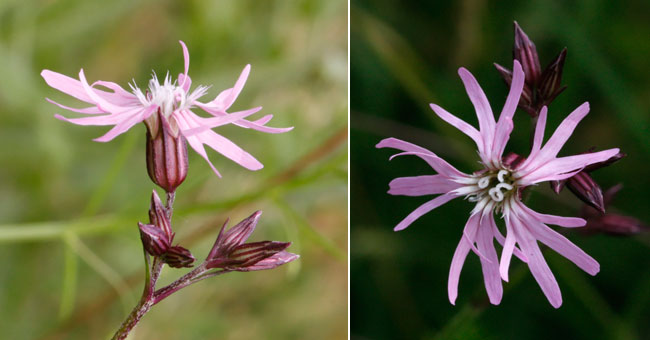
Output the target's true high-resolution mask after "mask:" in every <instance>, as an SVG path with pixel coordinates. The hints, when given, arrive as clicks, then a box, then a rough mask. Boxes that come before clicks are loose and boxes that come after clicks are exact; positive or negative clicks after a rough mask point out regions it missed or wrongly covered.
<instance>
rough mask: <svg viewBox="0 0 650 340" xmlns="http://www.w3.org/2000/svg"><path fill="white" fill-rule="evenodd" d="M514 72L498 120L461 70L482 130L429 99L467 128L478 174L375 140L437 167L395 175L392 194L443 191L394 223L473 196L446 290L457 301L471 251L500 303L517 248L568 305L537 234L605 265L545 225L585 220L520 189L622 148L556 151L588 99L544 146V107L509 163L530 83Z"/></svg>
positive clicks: (578, 258) (567, 252) (580, 261)
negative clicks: (519, 155)
mask: <svg viewBox="0 0 650 340" xmlns="http://www.w3.org/2000/svg"><path fill="white" fill-rule="evenodd" d="M513 71H514V72H513V79H512V85H511V87H510V93H509V94H508V97H507V99H506V103H505V105H504V107H503V110H502V112H501V115H500V116H499V120H498V121H495V119H494V115H493V113H492V109H491V107H490V104H489V103H488V101H487V98H486V96H485V94H484V92H483V90H482V89H481V88H480V86H479V84H478V82H477V81H476V79H475V78H474V76H472V74H471V73H469V72H468V71H467V70H466V69H464V68H460V69H459V71H458V73H459V75H460V78H461V79H462V81H463V84H464V85H465V89H466V90H467V94H468V96H469V98H470V100H471V102H472V104H473V105H474V108H475V110H476V115H477V117H478V122H479V129H478V130H477V129H476V128H474V127H473V126H471V125H469V124H467V123H466V122H464V121H463V120H461V119H459V118H458V117H456V116H454V115H452V114H451V113H449V112H447V111H445V110H444V109H443V108H441V107H440V106H438V105H435V104H431V108H432V109H433V111H434V112H435V113H436V114H437V115H438V116H439V117H440V118H442V119H443V120H444V121H446V122H447V123H449V124H451V125H453V126H454V127H456V128H458V129H459V130H461V131H462V132H463V133H465V134H466V135H468V136H469V137H470V138H472V140H474V142H475V143H476V145H477V147H478V153H479V156H480V158H481V163H482V165H483V167H482V168H481V169H479V170H478V171H476V172H474V173H473V174H465V173H463V172H460V171H459V170H457V169H456V168H454V167H453V166H451V165H450V164H449V163H447V162H446V161H444V160H443V159H441V158H440V157H438V156H436V155H435V154H434V153H433V152H431V151H429V150H426V149H424V148H422V147H419V146H417V145H414V144H411V143H408V142H405V141H402V140H399V139H395V138H387V139H384V140H382V141H381V142H380V143H379V144H377V147H378V148H385V147H388V148H394V149H398V150H401V151H403V152H401V153H398V154H396V155H394V156H393V157H395V156H401V155H416V156H418V157H420V158H421V159H423V160H424V161H425V162H427V163H428V164H429V165H430V166H431V167H432V168H433V169H434V170H435V171H436V172H437V173H438V174H436V175H425V176H415V177H400V178H396V179H394V180H393V181H391V183H390V190H389V191H388V193H390V194H392V195H405V196H423V195H435V194H441V195H440V196H437V197H436V198H434V199H432V200H430V201H428V202H426V203H424V204H423V205H421V206H420V207H418V208H417V209H415V210H414V211H413V212H412V213H411V214H409V215H408V216H407V217H406V218H405V219H404V220H402V221H401V222H400V223H399V224H398V225H397V226H396V227H395V230H396V231H398V230H402V229H404V228H406V227H408V226H409V225H410V224H411V223H413V221H415V220H416V219H418V218H419V217H420V216H422V215H424V214H426V213H427V212H429V211H431V210H433V209H435V208H437V207H439V206H441V205H443V204H445V203H447V202H448V201H450V200H452V199H454V198H457V197H465V198H466V199H467V200H468V201H470V202H475V203H476V206H475V207H474V209H473V210H472V211H471V213H470V217H469V219H468V221H467V224H466V225H465V229H464V230H463V235H462V237H461V240H460V242H459V244H458V247H457V248H456V251H455V253H454V256H453V259H452V261H451V268H450V271H449V282H448V294H449V300H450V301H451V303H452V304H454V303H455V301H456V297H457V290H458V280H459V277H460V272H461V269H462V267H463V263H464V262H465V258H466V257H467V254H468V253H469V251H470V250H472V251H473V252H474V253H476V254H477V255H478V256H479V258H480V261H481V266H482V269H483V276H484V281H485V288H486V290H487V294H488V297H489V299H490V302H491V303H492V304H499V303H500V302H501V298H502V294H503V287H502V283H501V280H502V279H503V280H505V281H508V268H509V265H510V259H511V257H512V255H513V254H514V255H515V256H517V257H519V258H520V259H521V260H522V261H523V262H526V263H527V264H528V267H529V268H530V271H531V273H532V274H533V276H534V278H535V280H537V282H538V284H539V285H540V287H541V289H542V291H543V292H544V294H545V295H546V297H547V299H548V300H549V302H550V303H551V305H553V307H556V308H557V307H559V306H560V305H561V304H562V295H561V293H560V289H559V287H558V284H557V282H556V280H555V277H554V276H553V273H552V272H551V270H550V269H549V267H548V265H547V264H546V261H545V260H544V257H543V256H542V252H541V251H540V248H539V245H538V241H540V242H542V243H544V244H546V245H547V246H549V247H550V248H551V249H553V250H555V251H556V252H558V253H559V254H561V255H562V256H564V257H566V258H568V259H569V260H571V261H572V262H574V263H575V264H576V265H577V266H578V267H580V268H581V269H583V270H584V271H586V272H587V273H589V274H591V275H595V274H596V273H598V271H599V265H598V262H596V261H595V260H594V259H593V258H592V257H591V256H589V255H587V254H586V253H585V252H584V251H582V250H581V249H580V248H578V247H577V246H575V245H574V244H573V243H571V242H570V241H569V240H568V239H566V238H565V237H564V236H562V235H560V234H559V233H557V232H555V231H554V230H553V229H551V228H549V227H548V226H547V224H553V225H559V226H562V227H580V226H584V225H585V220H583V219H581V218H573V217H560V216H552V215H546V214H541V213H538V212H535V211H533V210H532V209H530V208H528V207H527V206H526V205H524V203H523V202H522V201H521V199H520V193H521V190H522V189H523V188H525V187H527V186H531V185H535V184H537V183H540V182H546V181H552V180H561V179H564V178H568V177H571V176H572V175H574V174H576V173H577V172H579V171H580V170H582V169H583V168H585V167H586V166H588V165H589V164H593V163H596V162H601V161H604V160H606V159H608V158H610V157H612V156H613V155H615V154H617V153H618V149H609V150H605V151H601V152H595V153H589V154H582V155H575V156H566V157H558V153H559V151H560V149H561V148H562V146H563V145H564V143H565V142H566V141H567V139H568V138H569V137H570V136H571V134H572V133H573V130H574V129H575V127H576V125H577V124H578V122H580V120H582V118H584V117H585V116H586V115H587V113H588V112H589V105H588V103H584V104H582V105H580V106H579V107H578V108H577V109H576V110H574V111H573V112H572V113H571V114H570V115H569V116H568V117H567V118H566V119H565V120H564V121H563V122H562V123H561V124H560V126H559V127H558V128H557V129H556V130H555V133H553V135H552V136H551V138H550V139H549V140H548V141H547V142H546V144H545V145H543V146H542V140H543V138H544V128H545V126H546V113H547V112H546V111H547V110H546V107H544V108H542V110H541V112H540V115H539V119H538V121H537V126H536V129H535V135H534V139H533V147H532V150H531V153H530V154H529V156H528V157H527V159H525V160H520V161H518V162H504V160H503V152H504V149H505V146H506V143H507V142H508V139H509V138H510V132H511V131H512V129H513V121H512V117H513V115H514V113H515V110H516V108H517V103H518V102H519V98H520V96H521V92H522V88H523V85H524V72H523V70H522V67H521V65H520V64H519V62H518V61H516V60H515V61H514V67H513ZM393 157H391V159H392V158H393ZM494 213H501V214H502V217H503V220H504V221H505V230H506V236H505V237H504V236H503V235H502V233H501V231H500V230H499V228H498V227H497V224H496V221H495V219H494ZM495 238H496V239H497V241H498V242H499V243H500V244H501V245H502V246H503V250H502V252H501V259H500V260H499V258H498V257H497V252H496V249H495V247H494V239H495Z"/></svg>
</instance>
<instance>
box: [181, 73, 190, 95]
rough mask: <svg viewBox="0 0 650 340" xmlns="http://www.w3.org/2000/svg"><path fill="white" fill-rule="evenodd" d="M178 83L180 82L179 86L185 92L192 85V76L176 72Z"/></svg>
mask: <svg viewBox="0 0 650 340" xmlns="http://www.w3.org/2000/svg"><path fill="white" fill-rule="evenodd" d="M178 83H179V84H182V85H181V86H180V87H181V88H182V89H183V91H185V92H189V91H190V87H191V86H192V78H190V76H186V75H184V74H182V73H179V74H178Z"/></svg>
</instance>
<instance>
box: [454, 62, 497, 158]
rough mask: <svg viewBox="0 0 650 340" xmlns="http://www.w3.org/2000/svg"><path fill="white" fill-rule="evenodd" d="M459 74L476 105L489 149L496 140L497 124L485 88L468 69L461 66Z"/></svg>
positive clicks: (479, 121) (482, 133)
mask: <svg viewBox="0 0 650 340" xmlns="http://www.w3.org/2000/svg"><path fill="white" fill-rule="evenodd" d="M458 75H459V76H460V79H461V80H462V81H463V85H465V91H467V95H468V96H469V99H470V100H471V101H472V104H473V105H474V110H475V111H476V116H477V117H478V124H479V128H480V131H481V135H482V136H483V144H484V145H485V149H486V150H489V149H490V148H491V147H492V142H493V141H494V129H495V125H496V122H495V121H494V114H493V113H492V108H491V107H490V103H489V102H488V99H487V97H486V96H485V93H484V92H483V89H481V86H480V85H479V84H478V82H477V81H476V78H474V76H473V75H472V74H471V73H470V72H469V71H468V70H467V69H465V68H464V67H461V68H459V69H458Z"/></svg>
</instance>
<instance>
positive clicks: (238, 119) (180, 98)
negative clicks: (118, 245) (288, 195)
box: [41, 41, 292, 176]
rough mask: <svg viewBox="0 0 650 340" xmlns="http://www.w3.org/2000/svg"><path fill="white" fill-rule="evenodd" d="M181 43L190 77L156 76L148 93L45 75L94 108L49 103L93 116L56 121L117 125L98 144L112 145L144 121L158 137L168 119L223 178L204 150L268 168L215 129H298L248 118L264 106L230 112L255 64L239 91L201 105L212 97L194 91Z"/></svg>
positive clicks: (81, 77)
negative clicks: (204, 114)
mask: <svg viewBox="0 0 650 340" xmlns="http://www.w3.org/2000/svg"><path fill="white" fill-rule="evenodd" d="M180 44H181V46H182V48H183V56H184V59H185V69H184V73H181V74H179V75H178V78H177V79H176V80H172V78H171V76H170V75H169V74H167V75H166V76H165V78H164V79H163V80H162V82H160V80H159V79H158V77H157V76H156V74H155V73H154V74H153V77H152V79H151V80H149V84H148V87H147V90H145V91H143V90H142V89H140V88H139V87H138V86H137V85H136V84H135V82H134V83H133V84H129V85H130V88H131V91H130V92H129V91H126V90H124V89H123V88H122V87H120V86H119V85H117V84H116V83H112V82H107V81H96V82H94V83H93V84H89V83H88V81H87V80H86V77H85V75H84V72H83V69H82V70H81V71H80V72H79V80H76V79H73V78H70V77H67V76H64V75H62V74H59V73H56V72H53V71H50V70H43V71H42V72H41V76H42V77H43V79H45V82H46V83H47V84H48V85H50V86H51V87H53V88H55V89H57V90H59V91H61V92H63V93H66V94H68V95H70V96H73V97H75V98H77V99H79V100H81V101H83V102H86V103H89V104H91V106H89V107H85V108H81V109H77V108H72V107H68V106H64V105H62V104H59V103H56V102H54V101H52V100H50V99H48V101H49V102H51V103H53V104H55V105H57V106H59V107H61V108H63V109H66V110H70V111H74V112H78V113H82V114H86V115H89V117H83V118H72V119H70V118H65V117H63V116H61V115H58V114H57V115H55V117H56V118H58V119H61V120H64V121H67V122H70V123H73V124H77V125H112V126H113V128H112V129H111V130H110V131H108V132H107V133H106V134H105V135H103V136H101V137H99V138H96V139H95V141H98V142H108V141H110V140H112V139H113V138H115V137H117V136H118V135H120V134H122V133H124V132H126V131H127V130H129V129H130V128H131V127H133V126H134V125H135V124H137V123H140V122H145V124H146V126H147V129H148V132H149V134H150V135H151V136H152V138H155V137H156V136H157V135H158V133H159V132H160V129H161V128H160V127H161V125H160V124H159V122H158V120H159V119H162V120H165V121H166V122H167V123H168V125H169V128H170V130H171V131H174V133H180V134H182V135H183V136H184V137H185V139H186V140H187V142H188V143H189V144H190V146H191V147H192V149H194V151H196V152H197V153H198V154H199V155H201V156H202V157H203V158H204V159H205V160H206V161H207V162H208V164H209V165H210V167H211V168H212V170H214V172H215V173H216V174H217V175H219V172H218V171H217V170H216V168H215V167H214V166H213V165H212V163H211V162H210V160H209V159H208V155H207V153H206V151H205V147H204V145H207V146H209V147H210V148H212V149H214V150H215V151H217V152H219V153H221V154H222V155H224V156H226V157H227V158H230V159H231V160H233V161H235V162H236V163H238V164H239V165H241V166H243V167H245V168H247V169H249V170H259V169H261V168H262V167H263V165H262V164H261V163H260V162H259V161H258V160H257V159H255V158H254V157H253V156H251V155H250V154H249V153H248V152H246V151H244V150H243V149H241V148H240V147H238V146H237V145H235V144H234V143H233V142H231V141H230V140H228V139H226V138H225V137H223V136H221V135H219V134H217V133H216V132H214V131H212V129H213V128H215V127H218V126H222V125H226V124H231V123H232V124H235V125H237V126H240V127H243V128H250V129H253V130H257V131H262V132H267V133H282V132H287V131H289V130H291V129H292V128H273V127H268V126H266V124H267V123H268V122H269V121H270V120H271V118H273V116H272V115H266V116H264V117H262V118H260V119H258V120H255V121H249V120H246V119H245V118H246V117H248V116H250V115H252V114H254V113H256V112H258V111H260V110H261V109H262V107H256V108H252V109H249V110H244V111H239V112H233V113H228V112H227V110H228V109H230V107H231V106H232V104H233V103H234V102H235V100H236V99H237V96H239V93H240V92H241V91H242V89H243V87H244V84H245V83H246V79H247V78H248V74H249V72H250V65H246V67H244V70H243V71H242V73H241V75H240V76H239V79H238V80H237V82H236V83H235V86H234V87H232V88H230V89H227V90H224V91H222V92H221V93H220V94H219V95H218V96H217V97H216V98H215V99H213V100H212V101H209V102H205V103H204V102H200V101H199V99H200V98H201V97H203V96H204V95H205V94H206V92H207V90H208V87H206V86H198V87H196V88H195V89H194V90H193V91H190V86H191V84H192V80H191V79H190V77H189V76H188V70H189V65H190V57H189V52H188V50H187V47H186V46H185V44H184V43H183V42H182V41H181V42H180ZM196 108H200V109H202V110H203V111H205V112H207V113H209V114H210V115H211V116H212V117H210V118H204V117H200V116H198V115H196V114H195V113H194V112H193V110H194V109H196ZM219 176H220V175H219Z"/></svg>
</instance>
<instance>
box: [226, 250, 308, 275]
mask: <svg viewBox="0 0 650 340" xmlns="http://www.w3.org/2000/svg"><path fill="white" fill-rule="evenodd" d="M299 257H300V255H297V254H293V253H290V252H288V251H281V252H279V253H277V254H275V255H273V256H271V257H267V258H265V259H263V260H261V261H259V262H257V263H255V264H252V265H249V266H247V267H239V268H236V269H235V270H236V271H239V272H250V271H254V270H266V269H273V268H276V267H279V266H281V265H283V264H285V263H289V262H291V261H293V260H296V259H298V258H299Z"/></svg>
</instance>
